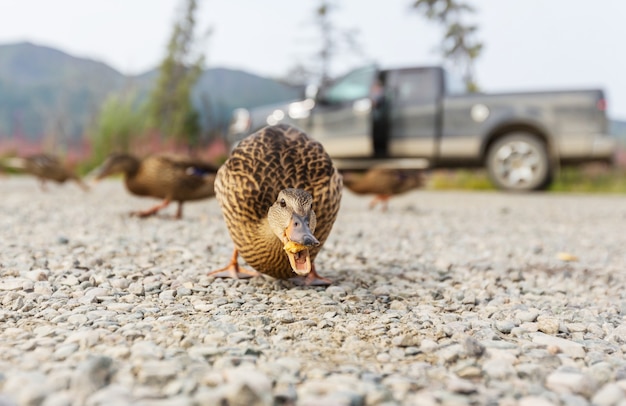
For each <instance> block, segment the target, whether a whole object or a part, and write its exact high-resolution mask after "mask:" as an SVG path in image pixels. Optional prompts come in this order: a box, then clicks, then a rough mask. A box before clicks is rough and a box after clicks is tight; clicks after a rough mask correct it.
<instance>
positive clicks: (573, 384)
mask: <svg viewBox="0 0 626 406" xmlns="http://www.w3.org/2000/svg"><path fill="white" fill-rule="evenodd" d="M596 386H597V385H596V383H595V382H594V381H593V380H592V379H591V378H589V377H588V376H586V375H584V374H581V373H574V372H561V371H556V372H553V373H551V374H550V375H548V376H547V378H546V387H547V388H548V389H551V390H553V391H555V392H558V393H576V394H579V395H582V396H584V397H587V398H588V397H590V396H591V395H592V394H593V393H594V391H595V389H596Z"/></svg>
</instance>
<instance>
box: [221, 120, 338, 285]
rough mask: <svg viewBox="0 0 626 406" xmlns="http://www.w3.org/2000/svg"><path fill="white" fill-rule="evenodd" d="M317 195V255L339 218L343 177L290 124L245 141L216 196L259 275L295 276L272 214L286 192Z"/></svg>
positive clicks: (224, 168)
mask: <svg viewBox="0 0 626 406" xmlns="http://www.w3.org/2000/svg"><path fill="white" fill-rule="evenodd" d="M286 188H298V189H303V190H306V191H307V192H309V193H310V194H311V195H312V196H313V211H314V212H315V214H316V217H317V227H316V229H315V232H314V234H315V237H316V238H317V239H318V240H319V241H320V245H319V246H318V247H316V248H313V249H311V260H312V261H313V260H314V259H315V257H316V256H317V254H318V252H319V250H320V248H321V247H322V246H323V244H324V242H325V241H326V239H327V238H328V235H329V234H330V231H331V229H332V226H333V224H334V222H335V219H336V218H337V213H338V211H339V204H340V201H341V188H342V181H341V175H340V174H339V172H338V171H337V170H336V168H335V167H334V165H333V162H332V160H331V159H330V157H329V156H328V154H327V153H326V151H324V148H323V147H322V145H321V144H320V143H319V142H317V141H314V140H312V139H310V138H309V137H308V136H307V135H306V134H304V133H303V132H302V131H300V130H298V129H296V128H294V127H291V126H288V125H285V124H281V125H277V126H271V127H266V128H264V129H262V130H260V131H258V132H256V133H254V134H252V135H250V136H248V137H247V138H246V139H244V140H243V141H241V142H240V143H239V145H238V146H237V147H236V148H235V149H234V150H233V151H232V153H231V156H230V158H229V159H228V160H227V161H226V163H225V164H224V165H223V166H222V167H221V168H220V170H219V171H218V175H217V179H216V181H215V194H216V198H217V200H218V201H219V203H220V205H221V207H222V212H223V214H224V219H225V220H226V225H227V227H228V230H229V232H230V236H231V238H232V239H233V242H234V243H235V246H236V248H237V249H238V250H239V254H240V255H241V257H242V258H243V259H245V260H246V262H247V263H248V264H249V265H250V266H251V267H253V268H254V269H256V270H257V271H259V272H262V273H264V274H267V275H270V276H273V277H275V278H280V279H286V278H290V277H293V276H295V275H296V274H295V273H294V272H293V271H292V269H291V266H290V264H289V260H288V258H287V255H286V254H285V252H284V250H283V244H282V243H281V241H280V240H279V239H278V238H277V237H276V236H275V235H273V234H271V232H270V231H269V224H268V220H267V213H268V210H269V208H270V206H271V205H272V204H273V203H274V201H275V200H276V197H277V196H278V193H279V192H280V191H281V190H282V189H286Z"/></svg>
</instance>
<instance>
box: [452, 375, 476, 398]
mask: <svg viewBox="0 0 626 406" xmlns="http://www.w3.org/2000/svg"><path fill="white" fill-rule="evenodd" d="M448 390H449V391H452V392H455V393H461V394H464V395H469V394H470V393H474V392H476V385H474V384H473V383H472V382H470V381H468V380H467V379H459V378H452V379H450V380H448Z"/></svg>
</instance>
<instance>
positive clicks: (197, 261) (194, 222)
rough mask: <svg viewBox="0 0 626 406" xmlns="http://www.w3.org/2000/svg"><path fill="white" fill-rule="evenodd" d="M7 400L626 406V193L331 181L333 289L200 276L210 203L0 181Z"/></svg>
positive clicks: (1, 373)
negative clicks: (408, 187) (371, 190)
mask: <svg viewBox="0 0 626 406" xmlns="http://www.w3.org/2000/svg"><path fill="white" fill-rule="evenodd" d="M0 197H1V198H0V238H1V240H0V276H1V277H0V303H1V307H0V405H2V406H6V405H45V406H60V405H116V406H118V405H163V406H178V405H217V404H222V405H273V404H276V405H351V406H356V405H440V404H441V405H519V406H532V405H538V406H543V405H572V406H574V405H575V406H578V405H589V404H593V405H601V406H602V405H620V406H625V405H626V400H625V399H626V359H625V354H626V323H625V321H626V290H625V286H626V272H625V271H624V270H625V269H626V248H625V247H626V232H624V225H625V224H626V197H624V196H579V195H547V194H530V195H517V194H501V193H495V192H493V193H461V192H433V191H417V192H414V193H411V194H408V195H405V196H401V197H399V198H396V199H393V200H391V202H390V208H389V211H388V212H386V213H383V212H380V211H376V210H375V211H369V210H367V205H368V202H369V198H367V197H356V196H354V195H351V194H350V193H349V192H347V191H346V192H344V199H343V202H342V208H341V211H340V213H339V218H338V220H337V223H336V224H335V227H334V229H333V232H332V234H331V237H330V239H329V240H328V241H327V244H326V246H325V247H324V250H323V251H322V253H320V256H319V257H318V260H317V268H318V271H319V273H320V274H321V275H323V276H326V277H329V278H331V279H333V280H334V281H335V283H334V284H333V285H332V286H330V287H328V288H319V287H316V288H306V287H295V286H292V285H291V284H290V283H289V282H282V281H276V280H273V279H271V278H269V277H260V278H253V279H249V280H230V279H226V280H224V279H213V278H209V277H207V276H206V273H207V271H209V270H212V269H215V268H218V267H222V266H224V265H225V264H226V263H227V262H228V260H229V258H230V255H231V252H232V244H231V241H230V239H229V237H228V234H227V231H226V227H225V225H224V222H223V220H222V217H221V212H220V209H219V206H218V204H217V202H216V201H215V200H214V199H212V200H206V201H203V202H198V203H191V204H187V205H186V206H185V213H184V218H183V219H182V220H179V221H176V220H172V219H171V218H169V217H168V215H173V214H174V212H175V208H174V207H170V208H168V209H167V210H166V213H165V214H164V215H162V216H160V217H158V218H150V219H145V220H140V219H137V218H131V217H129V216H128V215H127V213H128V212H129V211H130V210H137V209H144V208H147V207H148V206H150V205H152V204H154V203H155V202H156V201H155V200H150V199H139V198H135V197H131V196H130V195H128V194H127V193H126V192H125V190H124V189H123V186H122V184H121V183H120V182H119V181H115V180H112V181H105V182H103V183H101V184H99V185H97V186H96V187H95V188H94V189H93V190H92V191H91V192H90V193H83V192H82V191H81V190H79V189H78V188H77V187H76V186H75V185H73V184H67V185H63V186H57V185H50V187H49V191H48V192H47V193H43V192H41V191H40V190H39V188H38V185H37V183H36V181H35V180H34V179H33V178H27V177H24V178H22V177H4V178H0Z"/></svg>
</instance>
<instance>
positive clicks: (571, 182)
mask: <svg viewBox="0 0 626 406" xmlns="http://www.w3.org/2000/svg"><path fill="white" fill-rule="evenodd" d="M428 187H429V189H433V190H495V187H494V186H493V185H492V184H491V182H490V181H489V177H488V176H487V173H486V172H485V171H484V170H480V169H476V170H469V169H458V170H435V171H433V172H432V174H431V176H430V180H429V183H428ZM548 192H567V193H614V194H622V193H623V194H626V169H624V168H610V167H607V166H605V165H594V164H589V165H583V166H577V167H565V168H562V169H561V170H560V171H559V174H558V175H557V177H556V178H555V179H554V182H553V183H552V185H550V188H549V189H548Z"/></svg>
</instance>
